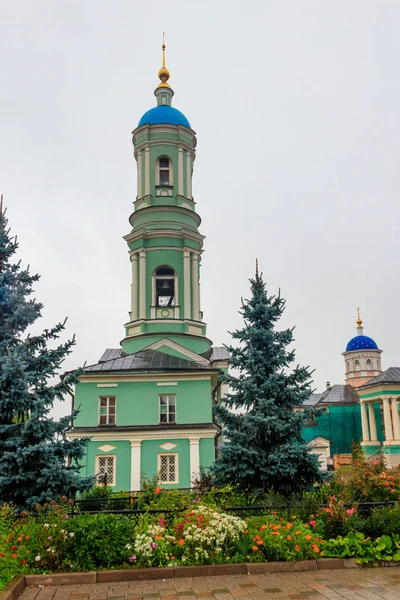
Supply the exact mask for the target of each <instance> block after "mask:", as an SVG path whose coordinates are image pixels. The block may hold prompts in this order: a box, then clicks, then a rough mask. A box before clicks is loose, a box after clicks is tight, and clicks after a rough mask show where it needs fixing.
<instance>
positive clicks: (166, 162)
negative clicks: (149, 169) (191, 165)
mask: <svg viewBox="0 0 400 600" xmlns="http://www.w3.org/2000/svg"><path fill="white" fill-rule="evenodd" d="M157 162H158V165H157V175H158V176H157V180H158V181H157V185H172V168H171V161H170V159H169V158H168V157H167V156H161V157H160V158H159V159H158V161H157Z"/></svg>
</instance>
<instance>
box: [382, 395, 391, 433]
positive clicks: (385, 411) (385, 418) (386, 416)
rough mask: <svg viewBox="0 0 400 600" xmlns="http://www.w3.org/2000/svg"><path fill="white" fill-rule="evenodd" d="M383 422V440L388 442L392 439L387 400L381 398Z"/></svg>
mask: <svg viewBox="0 0 400 600" xmlns="http://www.w3.org/2000/svg"><path fill="white" fill-rule="evenodd" d="M382 402H383V421H384V426H385V438H386V441H387V442H389V441H391V440H392V439H393V430H392V417H391V414H390V405H389V398H386V397H383V398H382Z"/></svg>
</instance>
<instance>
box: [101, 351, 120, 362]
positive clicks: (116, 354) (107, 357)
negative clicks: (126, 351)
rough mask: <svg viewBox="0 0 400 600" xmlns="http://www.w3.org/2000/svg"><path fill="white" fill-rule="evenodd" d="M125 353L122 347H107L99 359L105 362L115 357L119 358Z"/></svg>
mask: <svg viewBox="0 0 400 600" xmlns="http://www.w3.org/2000/svg"><path fill="white" fill-rule="evenodd" d="M122 355H123V352H122V349H121V348H107V350H105V351H104V352H103V354H102V356H101V358H100V359H99V362H104V361H105V360H114V358H119V357H120V356H122Z"/></svg>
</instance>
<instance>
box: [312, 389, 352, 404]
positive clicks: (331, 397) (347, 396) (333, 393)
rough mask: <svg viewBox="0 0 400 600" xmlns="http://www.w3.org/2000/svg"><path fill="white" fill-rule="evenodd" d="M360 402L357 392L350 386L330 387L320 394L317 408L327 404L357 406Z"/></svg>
mask: <svg viewBox="0 0 400 600" xmlns="http://www.w3.org/2000/svg"><path fill="white" fill-rule="evenodd" d="M359 401H360V399H359V397H358V394H357V392H356V391H355V389H354V388H353V387H351V385H338V384H335V385H332V386H331V387H330V388H328V389H327V390H325V392H323V393H322V394H321V397H320V399H319V401H318V405H317V406H326V405H328V404H358V403H359Z"/></svg>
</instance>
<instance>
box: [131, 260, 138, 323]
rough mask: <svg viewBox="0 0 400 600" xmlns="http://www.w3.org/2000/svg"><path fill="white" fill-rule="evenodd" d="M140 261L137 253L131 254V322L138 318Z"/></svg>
mask: <svg viewBox="0 0 400 600" xmlns="http://www.w3.org/2000/svg"><path fill="white" fill-rule="evenodd" d="M138 259H139V255H138V253H137V252H134V253H133V254H131V263H132V284H131V321H136V319H137V318H138V283H139V282H138Z"/></svg>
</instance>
